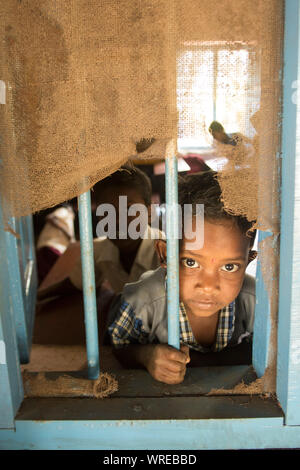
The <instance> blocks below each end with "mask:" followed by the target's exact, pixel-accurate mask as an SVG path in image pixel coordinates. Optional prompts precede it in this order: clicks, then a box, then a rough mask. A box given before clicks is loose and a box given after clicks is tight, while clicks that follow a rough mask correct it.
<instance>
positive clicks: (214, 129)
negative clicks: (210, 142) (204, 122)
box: [208, 121, 227, 143]
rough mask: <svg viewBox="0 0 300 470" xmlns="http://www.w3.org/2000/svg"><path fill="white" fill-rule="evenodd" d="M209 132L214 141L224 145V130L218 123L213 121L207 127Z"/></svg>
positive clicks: (225, 138)
mask: <svg viewBox="0 0 300 470" xmlns="http://www.w3.org/2000/svg"><path fill="white" fill-rule="evenodd" d="M208 130H209V132H210V133H211V135H212V136H213V138H214V139H216V140H217V141H219V142H221V143H226V140H227V134H226V132H225V130H224V127H223V126H222V124H221V123H220V122H218V121H213V122H212V123H211V124H210V126H209V129H208Z"/></svg>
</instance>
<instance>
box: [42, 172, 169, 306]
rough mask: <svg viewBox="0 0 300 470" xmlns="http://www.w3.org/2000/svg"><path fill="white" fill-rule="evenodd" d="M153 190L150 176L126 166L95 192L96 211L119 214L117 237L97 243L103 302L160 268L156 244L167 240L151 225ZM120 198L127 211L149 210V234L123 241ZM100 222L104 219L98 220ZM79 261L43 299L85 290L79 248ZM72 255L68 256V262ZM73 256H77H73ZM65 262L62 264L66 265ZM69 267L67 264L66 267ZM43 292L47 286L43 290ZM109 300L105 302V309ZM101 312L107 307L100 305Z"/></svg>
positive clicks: (96, 261) (98, 280)
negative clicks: (124, 199)
mask: <svg viewBox="0 0 300 470" xmlns="http://www.w3.org/2000/svg"><path fill="white" fill-rule="evenodd" d="M151 194H152V187H151V182H150V179H149V178H148V176H147V175H146V174H145V173H144V172H142V171H141V170H139V169H138V168H136V167H134V166H133V165H123V166H122V167H121V168H120V169H119V170H117V171H116V172H115V173H113V174H111V175H110V176H108V177H107V178H105V179H103V180H101V181H100V182H99V183H97V184H96V185H95V186H94V188H93V191H92V199H93V203H94V205H95V206H96V207H98V206H100V205H102V204H109V205H110V207H113V208H114V210H115V213H116V220H115V222H116V226H115V227H114V229H115V234H116V237H114V238H110V237H109V236H101V237H99V238H96V239H94V241H93V248H94V266H95V284H96V288H98V289H99V290H100V289H101V291H100V295H99V298H101V299H102V300H104V299H108V300H111V297H112V296H113V294H118V293H120V292H122V289H123V287H124V285H125V284H126V283H128V282H134V281H137V280H138V279H139V277H140V276H141V274H143V273H144V272H146V271H148V270H150V269H156V268H157V267H159V257H158V255H157V252H156V249H155V241H156V240H157V239H158V238H161V237H163V234H162V232H161V231H159V230H158V229H154V228H151V227H150V226H149V225H148V221H149V219H150V215H151V214H150V206H151ZM120 196H126V197H127V206H126V209H129V208H130V207H131V206H132V205H133V204H142V205H143V207H144V208H145V211H144V215H143V218H145V219H146V220H144V222H143V224H142V225H143V226H144V227H146V231H145V233H144V235H143V237H142V236H140V237H138V238H136V239H132V238H130V237H129V236H128V237H126V238H125V239H122V238H121V236H120V234H119V223H118V221H119V203H120ZM97 219H98V222H100V219H101V218H100V217H97ZM134 219H135V216H132V215H129V216H128V217H127V221H128V224H129V225H130V223H131V222H134ZM73 248H76V247H75V246H74V247H72V246H70V247H69V249H72V250H73ZM77 248H78V249H77V251H76V253H77V256H78V258H77V260H76V261H74V262H72V267H71V270H70V271H69V272H67V273H66V274H65V275H64V278H63V280H60V281H59V282H56V283H55V284H51V285H50V286H49V287H46V288H45V289H41V290H40V292H39V299H40V300H42V299H43V298H45V297H49V296H53V295H61V294H67V293H73V292H74V290H76V289H79V290H82V270H81V258H80V250H79V247H77ZM67 256H68V252H66V253H65V259H66V257H67ZM72 256H73V255H72ZM63 261H64V260H63V258H62V259H61V260H60V262H61V263H63ZM66 264H67V263H66ZM42 288H43V286H42ZM106 303H107V302H106V300H105V301H104V304H105V308H106V307H107V305H106ZM99 305H100V309H102V307H104V305H103V304H102V303H101V301H100V304H99Z"/></svg>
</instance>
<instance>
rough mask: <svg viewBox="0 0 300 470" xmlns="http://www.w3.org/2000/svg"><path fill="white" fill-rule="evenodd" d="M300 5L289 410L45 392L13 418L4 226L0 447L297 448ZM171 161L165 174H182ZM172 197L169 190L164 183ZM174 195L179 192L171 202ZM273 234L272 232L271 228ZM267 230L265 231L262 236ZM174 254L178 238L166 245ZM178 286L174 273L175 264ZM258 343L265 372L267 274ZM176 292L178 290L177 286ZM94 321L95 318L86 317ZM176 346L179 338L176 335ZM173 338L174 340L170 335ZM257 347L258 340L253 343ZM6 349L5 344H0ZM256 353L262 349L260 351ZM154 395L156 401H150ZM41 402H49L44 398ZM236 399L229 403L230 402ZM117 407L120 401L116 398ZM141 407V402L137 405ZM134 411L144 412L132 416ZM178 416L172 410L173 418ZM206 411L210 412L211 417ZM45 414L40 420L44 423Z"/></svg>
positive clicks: (282, 360) (286, 306) (286, 320)
mask: <svg viewBox="0 0 300 470" xmlns="http://www.w3.org/2000/svg"><path fill="white" fill-rule="evenodd" d="M299 20H300V6H299V2H298V0H287V1H286V2H285V43H284V74H283V121H282V188H281V194H282V217H281V246H280V250H281V251H280V291H279V321H278V346H277V397H278V399H279V402H280V405H281V407H282V410H283V413H282V412H281V411H280V410H278V408H277V407H276V406H275V405H274V402H272V401H268V400H263V399H260V397H252V398H251V400H250V402H249V398H248V397H246V402H245V401H243V399H242V398H241V397H230V398H228V397H205V396H190V397H180V396H179V397H166V398H164V399H163V400H164V407H163V409H162V407H161V406H158V402H157V401H155V399H150V398H149V399H147V403H146V402H145V400H143V399H137V398H128V399H127V400H125V399H124V400H123V402H119V403H117V400H110V402H109V407H108V406H107V404H106V403H105V401H102V402H101V401H94V400H79V401H78V400H76V399H72V400H67V399H61V400H58V399H55V400H52V399H47V402H46V404H45V401H44V402H42V401H39V407H36V406H35V405H36V403H37V402H36V401H34V400H33V401H31V402H30V401H29V402H26V400H25V402H24V410H23V413H20V414H19V415H18V416H17V418H16V419H15V420H14V417H15V414H16V412H17V410H18V407H19V405H20V403H21V401H22V398H23V395H22V393H23V392H22V383H21V377H20V364H19V355H18V354H17V346H16V345H17V335H16V328H15V321H14V318H13V312H12V302H11V299H10V296H9V295H7V293H8V292H9V284H10V280H9V278H8V277H7V275H6V273H7V270H8V262H9V260H8V257H7V256H5V243H6V241H5V235H4V232H3V230H0V248H1V250H0V281H1V284H0V299H1V317H0V341H2V343H0V344H1V345H2V344H3V343H4V344H5V356H6V357H5V360H4V359H3V354H2V361H1V357H0V373H1V375H0V390H1V391H2V390H4V394H2V392H1V398H2V397H4V400H1V401H0V427H2V428H6V429H2V430H0V448H4V449H20V448H21V449H27V448H36V449H58V448H67V449H87V448H90V449H108V448H111V449H113V448H115V447H116V442H117V447H118V448H126V449H130V448H134V449H139V448H142V449H143V448H155V449H243V448H248V449H251V448H276V447H278V448H289V447H290V448H295V447H297V448H299V446H300V407H299V402H300V318H299V313H298V312H297V308H298V306H299V304H300V264H299V261H300V258H299V255H300V253H299V251H300V246H299V241H298V240H299V233H300V222H299V218H298V216H297V209H298V205H299V204H300V197H299V196H300V194H298V191H300V190H298V188H297V185H296V181H297V179H298V178H300V164H298V162H297V158H298V160H299V159H300V148H299V145H298V135H297V128H299V124H298V116H299V114H298V104H295V103H294V102H293V101H294V100H292V94H293V91H294V90H293V88H292V87H293V84H294V83H295V82H297V80H298V77H299V73H300V69H299V65H300V55H299V53H300V49H299V40H300V28H299ZM299 161H300V160H299ZM174 168H175V165H174V162H173V163H172V162H171V165H170V168H169V171H167V174H168V175H169V181H167V186H168V184H169V183H171V186H173V187H174V183H175V182H176V174H175V172H174ZM168 192H169V195H170V194H171V191H170V190H168ZM175 198H176V194H173V201H174V200H175ZM266 235H268V234H266ZM266 235H263V236H266ZM168 245H169V247H171V251H170V250H169V252H171V253H175V254H176V250H177V248H176V245H173V246H172V244H170V242H169V243H168ZM174 270H175V276H174V284H173V287H174V289H175V290H176V289H177V279H178V277H177V276H178V273H177V272H176V267H174ZM257 282H258V305H259V309H258V311H259V312H261V315H265V317H261V316H259V321H261V322H262V323H261V325H262V326H263V328H260V324H259V321H258V322H257V324H256V333H255V334H256V340H255V341H256V344H259V345H260V346H261V348H262V349H261V351H260V355H259V354H254V361H255V365H256V367H257V369H259V368H260V371H258V372H260V374H262V373H263V372H264V370H265V367H266V365H267V364H268V353H269V344H268V343H269V341H268V338H269V336H270V318H269V304H268V299H267V297H266V294H265V288H264V285H263V282H262V279H260V277H258V281H257ZM171 292H174V291H173V290H171ZM86 321H89V320H86ZM172 335H173V338H174V344H175V346H176V341H177V338H178V336H176V335H177V332H176V329H174V332H173V333H172ZM172 341H173V340H172ZM254 348H255V346H254ZM0 350H2V349H0ZM254 352H256V351H254ZM151 400H152V401H151ZM43 403H44V405H43ZM230 403H231V404H230ZM120 405H121V406H120ZM137 406H138V407H139V408H137ZM132 409H135V410H140V414H137V415H136V418H133V414H132ZM173 416H176V418H173ZM208 418H209V419H208ZM41 420H42V422H41Z"/></svg>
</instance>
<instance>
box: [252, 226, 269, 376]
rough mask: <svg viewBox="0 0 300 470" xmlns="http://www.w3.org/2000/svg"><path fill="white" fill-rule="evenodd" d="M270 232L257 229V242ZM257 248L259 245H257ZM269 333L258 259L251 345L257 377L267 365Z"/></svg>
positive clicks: (266, 304) (267, 301)
mask: <svg viewBox="0 0 300 470" xmlns="http://www.w3.org/2000/svg"><path fill="white" fill-rule="evenodd" d="M271 235H272V233H271V232H262V231H261V230H260V231H259V236H258V242H262V241H263V240H264V239H265V238H267V237H269V236H271ZM258 249H259V250H260V247H259V245H258ZM270 334H271V318H270V302H269V296H268V292H267V290H266V286H265V283H264V280H263V275H262V270H261V263H260V260H259V259H258V261H257V270H256V307H255V318H254V334H253V347H252V351H253V354H252V363H253V367H254V369H255V372H256V374H257V376H258V377H261V376H262V375H264V373H265V370H266V367H267V365H268V355H269V342H270Z"/></svg>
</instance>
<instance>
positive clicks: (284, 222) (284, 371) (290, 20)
mask: <svg viewBox="0 0 300 470" xmlns="http://www.w3.org/2000/svg"><path fill="white" fill-rule="evenodd" d="M299 23H300V4H299V1H298V0H287V1H286V2H285V38H284V69H283V117H282V190H281V195H282V199H281V237H280V278H279V312H278V348H277V396H278V399H279V401H280V404H281V406H282V409H283V411H284V412H285V416H286V421H285V422H286V424H289V425H300V407H299V402H300V381H299V377H300V316H299V305H300V243H299V233H300V217H299V213H300V188H299V184H298V185H297V184H295V183H296V182H297V181H299V178H300V147H299V144H300V142H299V131H298V129H297V127H299V117H300V115H299V113H300V98H299V84H300V81H299V79H300V69H299V67H300V25H299ZM297 87H298V91H297ZM295 88H296V90H295ZM297 95H298V96H297Z"/></svg>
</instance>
